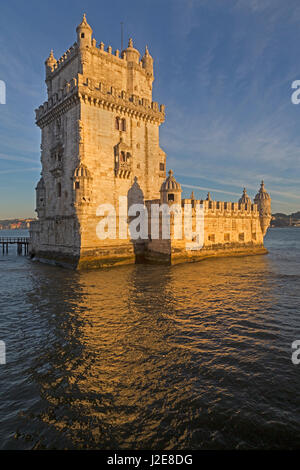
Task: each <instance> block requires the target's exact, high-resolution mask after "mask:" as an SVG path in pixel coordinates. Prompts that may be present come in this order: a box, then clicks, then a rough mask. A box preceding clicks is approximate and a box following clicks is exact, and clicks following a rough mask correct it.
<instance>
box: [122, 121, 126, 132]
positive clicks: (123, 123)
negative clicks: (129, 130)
mask: <svg viewBox="0 0 300 470" xmlns="http://www.w3.org/2000/svg"><path fill="white" fill-rule="evenodd" d="M122 131H124V132H125V131H126V119H122Z"/></svg>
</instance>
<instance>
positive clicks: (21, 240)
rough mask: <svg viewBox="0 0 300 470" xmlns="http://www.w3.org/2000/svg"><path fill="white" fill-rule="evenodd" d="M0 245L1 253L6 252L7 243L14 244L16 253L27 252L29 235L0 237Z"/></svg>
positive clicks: (25, 253)
mask: <svg viewBox="0 0 300 470" xmlns="http://www.w3.org/2000/svg"><path fill="white" fill-rule="evenodd" d="M1 245H2V255H5V254H8V245H16V246H17V253H18V255H22V254H24V255H28V253H29V237H0V247H1Z"/></svg>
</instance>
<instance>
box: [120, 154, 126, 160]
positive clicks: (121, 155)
mask: <svg viewBox="0 0 300 470" xmlns="http://www.w3.org/2000/svg"><path fill="white" fill-rule="evenodd" d="M120 162H126V157H125V152H121V153H120Z"/></svg>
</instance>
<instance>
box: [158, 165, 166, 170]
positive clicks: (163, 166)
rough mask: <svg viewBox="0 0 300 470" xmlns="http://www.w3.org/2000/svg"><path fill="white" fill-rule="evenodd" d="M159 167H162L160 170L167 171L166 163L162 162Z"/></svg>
mask: <svg viewBox="0 0 300 470" xmlns="http://www.w3.org/2000/svg"><path fill="white" fill-rule="evenodd" d="M159 169H160V171H165V164H164V163H160V164H159Z"/></svg>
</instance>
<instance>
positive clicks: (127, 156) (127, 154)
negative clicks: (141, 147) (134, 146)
mask: <svg viewBox="0 0 300 470" xmlns="http://www.w3.org/2000/svg"><path fill="white" fill-rule="evenodd" d="M130 157H131V155H130V153H129V152H127V153H126V161H127V160H129V159H130Z"/></svg>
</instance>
